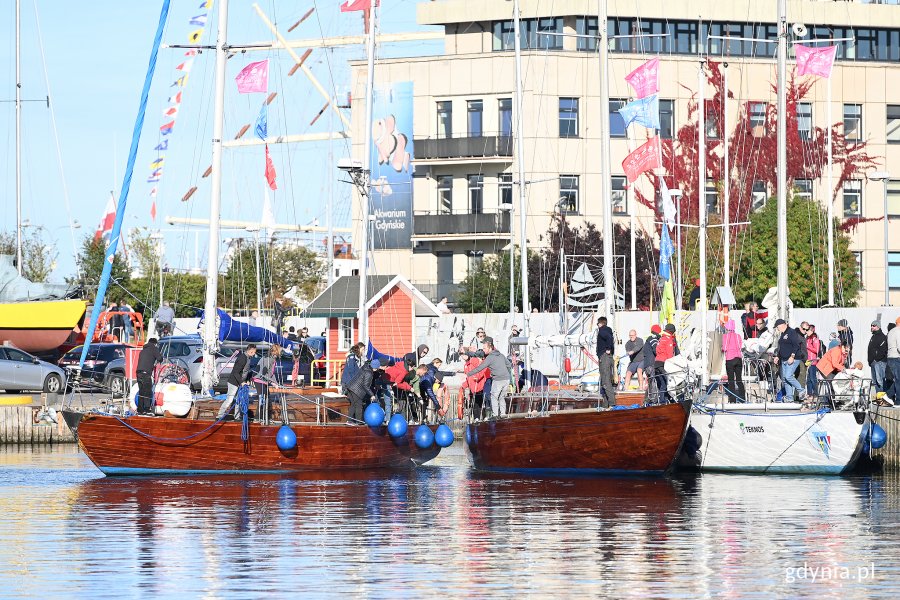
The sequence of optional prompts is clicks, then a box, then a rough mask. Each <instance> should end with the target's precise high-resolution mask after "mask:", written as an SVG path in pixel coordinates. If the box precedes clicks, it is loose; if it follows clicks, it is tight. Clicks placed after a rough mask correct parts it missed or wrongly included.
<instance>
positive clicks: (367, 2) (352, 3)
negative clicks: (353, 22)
mask: <svg viewBox="0 0 900 600" xmlns="http://www.w3.org/2000/svg"><path fill="white" fill-rule="evenodd" d="M375 6H381V3H380V2H379V1H378V0H375ZM371 7H372V0H345V1H344V2H341V12H352V11H354V10H369V8H371Z"/></svg>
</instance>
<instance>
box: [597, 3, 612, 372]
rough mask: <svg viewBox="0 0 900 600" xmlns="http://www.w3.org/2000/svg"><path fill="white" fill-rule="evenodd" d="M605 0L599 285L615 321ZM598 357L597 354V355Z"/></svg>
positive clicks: (600, 35) (600, 24)
mask: <svg viewBox="0 0 900 600" xmlns="http://www.w3.org/2000/svg"><path fill="white" fill-rule="evenodd" d="M607 12H608V3H607V0H597V41H598V42H599V44H600V115H601V118H600V119H599V125H600V173H601V180H600V201H601V203H602V204H603V285H604V286H605V291H604V296H605V297H606V316H607V318H608V319H609V322H610V324H615V320H614V318H613V317H614V313H615V310H616V286H615V285H614V283H613V244H612V236H613V227H612V201H611V197H612V180H611V179H610V170H611V167H610V156H609V154H610V150H609V116H608V113H609V77H608V74H609V34H608V29H607V27H608V26H607V22H606V21H607V16H608V15H607ZM598 358H599V357H598Z"/></svg>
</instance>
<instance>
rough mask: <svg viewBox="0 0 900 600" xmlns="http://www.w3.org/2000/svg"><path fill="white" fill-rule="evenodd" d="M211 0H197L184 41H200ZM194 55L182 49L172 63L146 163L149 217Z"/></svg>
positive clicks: (195, 50) (193, 52) (211, 3)
mask: <svg viewBox="0 0 900 600" xmlns="http://www.w3.org/2000/svg"><path fill="white" fill-rule="evenodd" d="M212 5H213V0H202V1H201V2H200V3H199V7H198V9H199V10H198V11H197V12H195V13H194V16H192V17H191V18H190V19H189V21H188V25H190V27H191V29H190V32H189V33H188V36H187V37H188V41H189V42H190V43H192V44H198V43H200V41H201V39H202V38H203V35H204V33H205V31H206V24H207V20H208V18H209V10H210V9H211V8H212ZM197 55H198V52H197V49H196V48H190V49H188V50H186V51H185V53H184V60H183V61H182V62H181V63H179V64H178V66H176V67H175V73H176V79H175V81H174V83H172V85H171V86H170V87H174V88H176V91H175V93H174V94H173V95H171V96H169V101H168V106H167V107H166V108H164V109H163V111H162V114H163V118H164V120H165V122H164V123H163V125H162V126H161V127H160V128H159V138H158V139H157V144H156V147H155V148H154V150H155V151H156V152H157V153H158V154H157V158H156V160H154V161H153V162H151V163H150V176H149V177H147V183H149V184H152V187H151V188H150V198H152V199H153V202H152V205H151V207H150V217H151V218H152V219H154V220H156V198H157V195H158V193H159V182H160V179H161V178H162V174H163V164H164V163H165V153H166V152H167V151H168V150H169V138H168V136H169V135H171V134H172V132H173V131H174V129H175V120H176V118H177V117H178V113H179V112H180V111H181V100H182V97H183V96H182V94H183V93H184V88H185V86H187V81H188V74H189V73H190V72H191V69H192V68H193V66H194V58H195V57H196V56H197Z"/></svg>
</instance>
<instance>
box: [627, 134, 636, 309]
mask: <svg viewBox="0 0 900 600" xmlns="http://www.w3.org/2000/svg"><path fill="white" fill-rule="evenodd" d="M625 136H626V140H627V141H626V143H627V145H628V152H629V153H631V150H632V148H631V127H625ZM626 182H627V180H626ZM625 201H626V202H627V204H628V227H629V229H630V230H631V235H630V238H631V240H630V241H631V248H630V250H631V310H637V264H636V260H635V257H636V255H637V251H636V250H635V243H634V186H633V185H631V184H628V186H627V187H626V188H625Z"/></svg>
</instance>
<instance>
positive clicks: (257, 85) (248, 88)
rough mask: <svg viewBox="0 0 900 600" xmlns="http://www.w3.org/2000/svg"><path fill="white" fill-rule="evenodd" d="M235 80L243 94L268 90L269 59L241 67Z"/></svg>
mask: <svg viewBox="0 0 900 600" xmlns="http://www.w3.org/2000/svg"><path fill="white" fill-rule="evenodd" d="M234 80H235V81H236V82H237V89H238V92H240V93H241V94H252V93H253V92H268V91H269V59H266V60H260V61H257V62H252V63H250V64H249V65H247V66H246V67H244V68H243V69H241V72H240V73H238V74H237V77H235V78H234Z"/></svg>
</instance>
